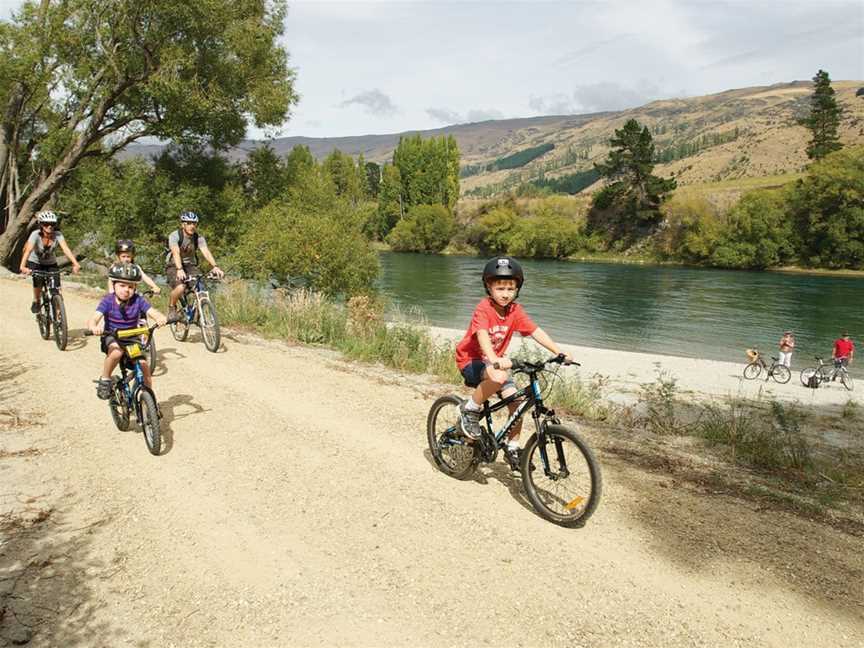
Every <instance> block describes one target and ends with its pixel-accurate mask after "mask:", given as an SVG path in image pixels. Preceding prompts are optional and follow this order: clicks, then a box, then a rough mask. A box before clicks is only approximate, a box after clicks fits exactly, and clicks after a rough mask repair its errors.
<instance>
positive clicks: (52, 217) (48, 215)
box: [36, 209, 57, 225]
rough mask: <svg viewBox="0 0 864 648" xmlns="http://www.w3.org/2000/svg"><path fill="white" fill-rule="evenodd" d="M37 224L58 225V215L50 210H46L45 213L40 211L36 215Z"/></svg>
mask: <svg viewBox="0 0 864 648" xmlns="http://www.w3.org/2000/svg"><path fill="white" fill-rule="evenodd" d="M36 222H38V223H39V224H40V225H43V224H46V223H50V224H52V225H56V224H57V214H56V213H55V212H53V211H51V210H50V209H46V210H45V211H40V212H39V213H38V214H36Z"/></svg>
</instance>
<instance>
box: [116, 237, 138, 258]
mask: <svg viewBox="0 0 864 648" xmlns="http://www.w3.org/2000/svg"><path fill="white" fill-rule="evenodd" d="M122 252H128V253H129V254H131V255H132V256H135V244H134V243H133V242H132V241H130V240H129V239H120V240H119V241H117V242H116V243H115V244H114V254H120V253H122Z"/></svg>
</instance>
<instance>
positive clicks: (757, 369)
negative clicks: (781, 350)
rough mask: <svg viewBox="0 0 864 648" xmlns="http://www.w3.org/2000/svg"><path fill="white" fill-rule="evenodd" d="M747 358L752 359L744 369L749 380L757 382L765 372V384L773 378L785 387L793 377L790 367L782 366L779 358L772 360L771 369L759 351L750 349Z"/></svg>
mask: <svg viewBox="0 0 864 648" xmlns="http://www.w3.org/2000/svg"><path fill="white" fill-rule="evenodd" d="M747 357H748V358H750V363H749V364H748V365H747V366H746V367H744V377H745V378H746V379H747V380H756V378H758V377H759V374H761V373H762V371H763V370H764V371H765V372H766V373H765V382H768V379H769V378H773V379H774V380H775V381H776V382H778V383H780V384H781V385H785V384H786V383H788V382H789V379H790V378H791V377H792V372H791V371H789V367H787V366H786V365H783V364H780V363H779V361H778V360H777V358H774V357H772V358H771V366H770V367H769V366H768V365H767V364H766V363H765V360H764V359H763V358H762V354H761V353H759V350H758V349H748V350H747Z"/></svg>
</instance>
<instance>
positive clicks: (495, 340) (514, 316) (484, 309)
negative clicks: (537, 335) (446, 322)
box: [456, 298, 537, 369]
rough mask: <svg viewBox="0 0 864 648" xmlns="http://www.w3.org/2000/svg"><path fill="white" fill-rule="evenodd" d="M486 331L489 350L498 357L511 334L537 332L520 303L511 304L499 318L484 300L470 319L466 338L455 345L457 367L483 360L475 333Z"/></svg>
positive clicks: (493, 307)
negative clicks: (490, 348)
mask: <svg viewBox="0 0 864 648" xmlns="http://www.w3.org/2000/svg"><path fill="white" fill-rule="evenodd" d="M480 330H485V331H486V332H488V333H489V339H490V340H491V341H492V348H493V349H494V350H495V354H496V355H498V356H499V357H500V356H501V355H503V354H504V352H505V351H506V350H507V346H508V345H509V344H510V339H511V338H512V337H513V333H515V332H518V333H519V334H520V335H523V336H525V335H531V334H532V333H534V331H536V330H537V325H536V324H535V323H534V322H533V321H531V318H530V317H528V313H526V312H525V309H524V308H522V305H521V304H510V305H509V306H508V307H507V312H506V313H505V314H504V315H499V314H498V311H496V310H495V306H493V305H492V300H491V299H488V298H487V299H484V300H483V301H481V302H480V303H479V304H477V308H475V309H474V315H472V316H471V324H470V325H469V326H468V331H467V332H466V333H465V337H463V338H462V340H461V341H460V342H459V344H457V345H456V365H457V366H458V367H459V368H460V369H462V367H464V366H466V365H467V364H469V363H470V362H471V361H472V360H482V359H483V351H482V350H481V349H480V343H479V342H478V341H477V331H480Z"/></svg>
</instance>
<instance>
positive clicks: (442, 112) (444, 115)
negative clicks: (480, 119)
mask: <svg viewBox="0 0 864 648" xmlns="http://www.w3.org/2000/svg"><path fill="white" fill-rule="evenodd" d="M426 114H427V115H429V116H430V117H431V118H432V119H434V120H435V121H439V122H441V123H442V124H458V123H460V122H461V121H462V117H461V115H460V114H459V113H457V112H455V111H453V110H450V109H448V108H427V109H426Z"/></svg>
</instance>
